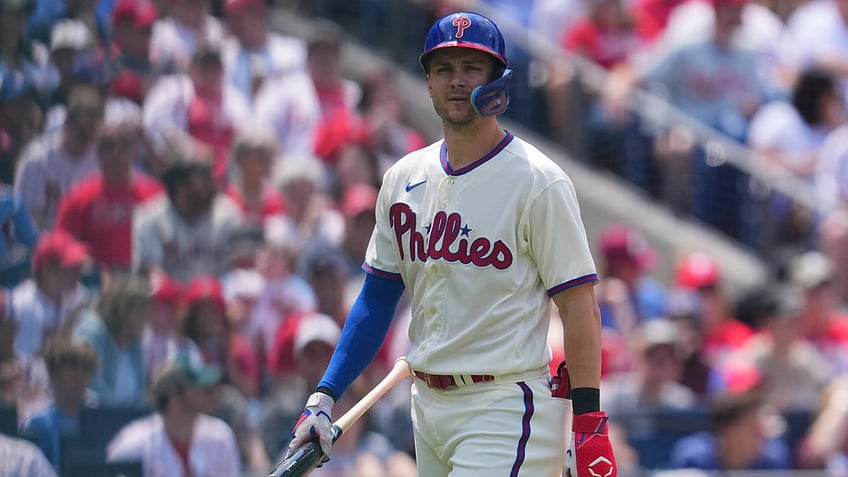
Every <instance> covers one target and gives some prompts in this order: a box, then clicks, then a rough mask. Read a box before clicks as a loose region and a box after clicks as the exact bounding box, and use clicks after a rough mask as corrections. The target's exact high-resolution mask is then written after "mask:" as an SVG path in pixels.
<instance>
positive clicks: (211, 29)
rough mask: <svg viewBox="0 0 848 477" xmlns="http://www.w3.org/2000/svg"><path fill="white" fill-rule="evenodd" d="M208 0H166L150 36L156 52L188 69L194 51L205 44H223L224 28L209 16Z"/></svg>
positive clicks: (165, 59) (152, 47) (181, 69)
mask: <svg viewBox="0 0 848 477" xmlns="http://www.w3.org/2000/svg"><path fill="white" fill-rule="evenodd" d="M210 4H211V2H210V1H209V0H165V1H164V2H162V5H163V6H164V7H165V16H164V17H162V18H160V19H159V20H157V21H156V23H154V24H153V33H152V37H151V39H150V44H151V49H152V50H153V55H154V56H155V57H156V58H159V59H161V60H162V61H169V62H173V63H175V64H176V65H177V68H178V69H179V70H180V71H187V70H188V69H189V63H190V62H191V59H192V57H193V56H194V54H195V52H196V51H197V50H198V49H199V48H200V47H201V46H203V45H221V44H222V42H223V41H224V35H225V32H224V28H223V26H221V22H220V21H219V20H218V19H217V18H215V17H214V16H212V15H210V13H209V7H210Z"/></svg>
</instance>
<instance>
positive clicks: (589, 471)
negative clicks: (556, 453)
mask: <svg viewBox="0 0 848 477" xmlns="http://www.w3.org/2000/svg"><path fill="white" fill-rule="evenodd" d="M608 421H609V418H608V417H607V413H605V412H604V411H598V412H588V413H586V414H579V415H575V416H574V424H573V425H572V431H573V433H572V442H571V447H570V448H569V449H568V450H567V451H566V454H565V476H566V477H615V476H616V475H617V474H618V466H617V465H616V463H615V455H613V452H612V444H610V440H609V424H608Z"/></svg>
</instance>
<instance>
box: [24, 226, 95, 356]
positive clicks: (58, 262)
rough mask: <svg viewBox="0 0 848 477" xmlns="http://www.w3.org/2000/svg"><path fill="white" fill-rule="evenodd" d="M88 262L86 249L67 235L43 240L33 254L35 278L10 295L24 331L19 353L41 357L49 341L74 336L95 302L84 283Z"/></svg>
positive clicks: (51, 235)
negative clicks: (80, 315)
mask: <svg viewBox="0 0 848 477" xmlns="http://www.w3.org/2000/svg"><path fill="white" fill-rule="evenodd" d="M88 262H89V254H88V251H87V250H86V248H85V246H84V245H83V244H81V243H79V242H77V241H76V240H74V238H73V237H71V236H70V235H68V234H67V233H65V232H62V231H53V232H48V233H45V234H43V235H42V236H41V238H40V239H39V241H38V245H36V247H35V252H34V254H33V277H32V278H31V279H28V280H26V281H24V282H22V283H20V284H19V285H18V286H16V287H15V288H14V289H13V290H12V291H11V294H10V297H11V298H10V313H11V315H12V317H13V318H14V319H15V320H16V321H17V322H18V325H19V327H20V330H19V332H18V336H17V339H16V340H15V349H16V350H17V352H18V353H21V354H23V355H25V356H34V355H37V354H38V353H39V352H40V350H41V346H42V344H43V343H44V340H45V339H47V338H49V337H51V336H53V335H56V334H59V335H65V336H68V335H69V334H70V330H71V329H72V328H73V326H74V324H75V322H76V319H77V314H78V313H79V312H80V311H81V310H83V309H84V308H86V307H88V305H89V303H90V301H91V295H90V293H89V292H88V290H86V288H85V287H84V286H83V285H82V284H81V283H80V278H81V277H82V272H83V267H84V266H85V265H86V264H87V263H88Z"/></svg>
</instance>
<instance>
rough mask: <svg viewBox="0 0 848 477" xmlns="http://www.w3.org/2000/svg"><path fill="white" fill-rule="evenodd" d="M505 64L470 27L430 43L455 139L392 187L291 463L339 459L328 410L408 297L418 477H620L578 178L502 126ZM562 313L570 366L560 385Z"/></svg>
mask: <svg viewBox="0 0 848 477" xmlns="http://www.w3.org/2000/svg"><path fill="white" fill-rule="evenodd" d="M505 50H506V49H505V44H504V39H503V37H502V36H501V33H500V32H499V30H498V28H497V26H496V25H495V24H494V23H493V22H492V21H491V20H489V19H488V18H486V17H483V16H481V15H478V14H475V13H453V14H450V15H448V16H445V17H443V18H441V19H439V20H438V21H437V22H436V23H435V24H434V25H433V26H432V28H431V29H430V32H429V34H428V35H427V38H426V40H425V47H424V52H423V54H422V55H421V58H420V62H421V66H422V67H423V68H424V72H425V78H426V80H427V89H428V92H429V94H430V97H431V99H432V101H433V107H434V109H435V110H436V112H437V113H438V115H439V117H440V118H441V120H442V126H443V131H444V139H443V140H440V141H438V142H436V143H434V144H432V145H430V146H427V147H425V148H423V149H421V150H418V151H415V152H412V153H410V154H409V155H407V156H405V157H404V158H402V159H400V161H398V162H397V163H396V164H395V165H393V166H392V167H391V168H390V169H389V170H388V171H387V172H386V174H385V177H384V181H383V186H382V189H381V191H380V195H379V199H378V204H377V211H376V215H377V217H376V219H377V223H376V226H375V229H374V232H373V234H372V237H371V241H370V243H369V245H368V251H367V253H366V257H365V263H364V264H363V268H364V269H365V270H366V271H367V272H368V274H367V277H366V279H365V282H364V284H363V286H362V289H361V291H360V294H359V296H358V298H357V300H356V302H355V303H354V305H353V307H352V309H351V311H350V313H349V315H348V317H347V321H346V322H345V326H344V329H343V332H342V335H341V338H340V340H339V343H338V345H337V347H336V350H335V353H334V354H333V357H332V360H331V362H330V364H329V366H328V368H327V370H326V372H325V374H324V377H323V379H322V380H321V381H320V383H319V384H318V387H317V389H316V392H315V393H314V394H312V395H311V396H310V397H309V399H308V400H307V402H306V409H305V410H304V412H303V415H302V416H301V418H300V420H299V421H298V423H297V425H296V426H295V428H294V431H293V438H292V442H291V445H290V446H289V450H288V453H287V454H288V455H291V453H293V452H294V451H295V450H296V449H298V448H299V447H300V446H302V445H303V444H304V443H305V442H306V441H308V440H310V439H315V438H317V439H318V440H319V443H320V444H321V448H322V450H323V452H324V453H325V454H326V455H328V456H329V454H330V451H331V425H332V424H331V419H332V407H333V403H334V402H335V400H336V399H338V397H339V396H340V395H341V394H342V393H343V392H344V391H345V390H346V389H347V387H348V386H349V385H350V384H351V382H352V381H353V380H354V379H355V378H356V377H357V376H358V375H359V374H360V373H361V372H362V371H363V370H364V369H365V367H366V366H367V365H368V364H369V363H370V361H371V360H372V359H373V357H374V355H375V354H376V352H377V350H378V348H379V346H380V345H381V343H382V341H383V339H384V337H385V336H386V331H387V329H388V328H389V325H390V323H391V320H392V316H393V314H394V311H395V307H396V305H397V303H398V300H399V298H400V297H401V294H402V293H403V291H404V289H405V288H406V289H408V291H409V294H410V297H411V299H412V321H411V323H410V326H409V338H410V343H411V348H410V351H409V353H408V356H407V359H408V362H409V366H410V368H411V371H412V373H413V375H414V376H415V378H414V380H413V385H412V419H413V427H414V435H415V451H416V459H417V461H418V469H419V470H418V472H419V475H424V476H428V477H434V476H448V475H450V476H451V477H472V476H474V477H477V476H480V475H488V476H493V477H494V476H533V477H539V476H560V475H561V474H562V473H563V472H564V470H567V471H570V472H571V475H573V476H584V475H585V476H588V475H597V476H602V477H608V476H614V475H615V474H616V466H615V458H614V456H613V453H612V448H611V446H610V443H609V438H608V435H607V431H606V429H607V425H606V423H607V418H606V414H605V413H604V412H602V411H600V409H599V395H600V392H599V389H598V388H599V384H600V374H601V373H600V368H601V363H600V361H601V359H600V356H601V346H600V340H601V338H600V314H599V312H598V306H597V303H596V301H595V295H594V291H593V290H594V288H593V285H594V283H595V282H597V280H598V277H597V274H596V270H595V265H594V263H593V260H592V256H591V255H590V252H589V245H588V243H587V239H586V233H585V230H584V228H583V225H582V223H581V219H580V214H579V207H578V203H577V198H576V195H575V192H574V187H573V185H572V183H571V180H570V179H569V177H568V176H567V175H566V174H565V173H564V172H563V171H562V170H561V169H560V168H559V167H558V166H557V165H556V164H555V163H553V162H552V161H551V160H550V159H548V158H547V157H546V156H545V155H543V154H542V153H541V152H540V151H539V150H537V149H536V148H535V147H533V146H532V145H530V144H528V143H526V142H524V141H523V140H521V139H519V138H518V137H515V136H514V135H513V134H511V133H510V132H508V131H505V130H503V129H502V128H501V127H500V125H499V124H498V121H497V119H496V116H497V115H498V114H500V113H502V112H504V111H505V110H506V107H507V104H508V103H509V94H508V87H509V80H510V77H511V74H512V72H511V70H509V69H508V67H507V59H506V56H505V53H504V52H505ZM551 298H552V299H553V302H554V303H555V304H556V305H557V307H558V309H559V314H560V317H561V319H562V322H563V325H564V329H565V339H564V345H565V349H566V355H567V356H568V368H567V369H566V368H565V367H564V366H561V367H560V375H559V376H556V377H554V378H553V379H552V378H551V376H550V373H549V371H548V362H549V361H550V359H551V351H550V349H549V348H548V346H547V345H546V335H547V329H548V324H549V310H550V306H551ZM569 381H570V387H569V386H568V384H569ZM567 398H570V399H567ZM572 406H573V412H572ZM572 414H573V415H574V418H573V431H574V432H573V433H572ZM575 457H576V459H575ZM564 466H565V468H564Z"/></svg>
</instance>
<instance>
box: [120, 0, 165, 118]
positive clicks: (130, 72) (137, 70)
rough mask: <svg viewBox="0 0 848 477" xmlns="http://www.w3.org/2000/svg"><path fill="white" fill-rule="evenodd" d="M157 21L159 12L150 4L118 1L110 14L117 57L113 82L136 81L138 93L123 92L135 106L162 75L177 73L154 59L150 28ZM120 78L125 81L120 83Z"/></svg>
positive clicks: (143, 0) (145, 0)
mask: <svg viewBox="0 0 848 477" xmlns="http://www.w3.org/2000/svg"><path fill="white" fill-rule="evenodd" d="M158 18H159V10H158V9H157V8H156V4H155V3H154V2H153V1H152V0H120V1H118V2H117V4H116V5H115V9H114V10H112V30H113V32H114V38H115V46H116V48H117V55H116V57H115V63H116V64H115V66H116V68H117V72H116V75H117V78H116V82H120V84H121V85H124V84H126V85H127V86H129V85H130V83H129V81H130V80H129V79H128V78H129V77H130V76H133V77H134V78H135V80H136V81H137V86H138V91H130V90H126V91H125V93H126V94H127V96H130V97H132V99H134V100H136V101H137V102H138V103H139V104H141V103H143V102H144V95H145V94H146V93H147V92H148V91H149V90H150V88H151V87H153V85H154V84H155V83H156V81H157V80H158V79H159V78H160V77H161V76H163V75H166V74H173V73H177V72H178V69H177V66H176V64H174V63H173V62H169V61H167V60H165V59H162V58H158V57H156V56H155V55H154V51H153V49H152V48H151V37H152V35H153V24H154V23H155V22H156V20H157V19H158ZM124 76H127V78H124V79H120V80H119V78H122V77H124Z"/></svg>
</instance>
